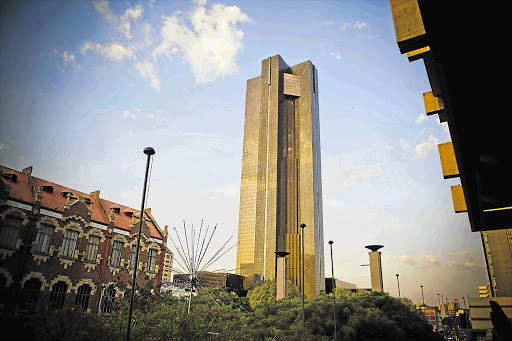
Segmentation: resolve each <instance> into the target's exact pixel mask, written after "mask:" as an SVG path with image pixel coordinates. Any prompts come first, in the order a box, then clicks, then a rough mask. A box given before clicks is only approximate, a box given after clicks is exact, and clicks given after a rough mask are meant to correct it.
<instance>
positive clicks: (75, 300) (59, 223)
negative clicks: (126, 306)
mask: <svg viewBox="0 0 512 341" xmlns="http://www.w3.org/2000/svg"><path fill="white" fill-rule="evenodd" d="M144 213H145V214H144V223H143V225H142V234H141V247H140V253H139V262H138V267H137V268H138V271H137V279H136V280H137V284H138V285H139V286H143V285H144V284H146V282H147V281H148V280H149V281H152V284H153V285H154V286H155V285H157V284H158V283H159V282H160V281H161V277H162V268H163V263H164V262H163V258H164V254H165V248H166V241H167V227H165V230H164V231H162V229H161V228H160V227H159V225H158V224H157V222H156V221H155V219H154V218H153V216H152V215H151V209H147V210H145V212H144ZM139 219H140V212H139V211H138V210H135V209H132V208H129V207H126V206H123V205H120V204H117V203H114V202H111V201H108V200H105V199H102V198H100V191H96V192H92V193H90V194H86V193H82V192H79V191H77V190H74V189H70V188H67V187H64V186H61V185H58V184H55V183H52V182H49V181H46V180H43V179H40V178H36V177H34V176H32V167H28V168H26V169H24V170H23V171H22V172H18V171H16V170H12V169H9V168H6V167H3V166H0V311H3V313H4V314H8V315H12V314H19V313H23V312H27V311H30V310H32V309H35V308H36V307H42V308H48V309H62V308H63V307H75V308H80V309H84V310H86V311H92V312H94V313H96V312H99V313H108V312H110V310H111V309H112V305H113V303H114V302H115V300H117V299H120V298H123V297H124V295H126V294H127V293H128V292H129V288H130V286H131V279H132V276H133V265H134V264H133V263H134V261H135V252H136V251H135V250H136V244H137V236H138V228H139Z"/></svg>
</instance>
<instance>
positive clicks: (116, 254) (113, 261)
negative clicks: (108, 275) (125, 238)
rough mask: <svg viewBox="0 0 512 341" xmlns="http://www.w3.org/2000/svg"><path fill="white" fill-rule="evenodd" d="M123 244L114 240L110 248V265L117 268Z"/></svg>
mask: <svg viewBox="0 0 512 341" xmlns="http://www.w3.org/2000/svg"><path fill="white" fill-rule="evenodd" d="M123 246H124V243H123V242H120V241H118V240H114V245H113V246H112V255H111V256H110V265H113V266H119V265H120V264H121V255H122V253H123Z"/></svg>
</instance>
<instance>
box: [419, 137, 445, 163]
mask: <svg viewBox="0 0 512 341" xmlns="http://www.w3.org/2000/svg"><path fill="white" fill-rule="evenodd" d="M438 144H439V139H438V138H437V137H435V136H432V135H430V136H429V137H428V139H427V140H426V141H423V142H420V143H419V144H417V145H416V146H415V147H414V155H415V156H416V157H417V158H422V157H425V156H426V155H427V154H428V152H429V151H430V150H432V149H434V148H435V147H437V145H438Z"/></svg>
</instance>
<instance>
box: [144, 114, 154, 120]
mask: <svg viewBox="0 0 512 341" xmlns="http://www.w3.org/2000/svg"><path fill="white" fill-rule="evenodd" d="M144 118H147V119H148V120H150V119H152V118H155V115H153V114H144Z"/></svg>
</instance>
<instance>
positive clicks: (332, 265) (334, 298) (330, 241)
mask: <svg viewBox="0 0 512 341" xmlns="http://www.w3.org/2000/svg"><path fill="white" fill-rule="evenodd" d="M332 243H333V241H332V240H329V245H330V246H331V271H332V278H331V279H332V299H333V302H334V303H333V304H334V309H333V311H334V313H333V314H334V341H337V340H338V338H337V335H336V291H335V290H334V289H335V288H334V263H333V261H332Z"/></svg>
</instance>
